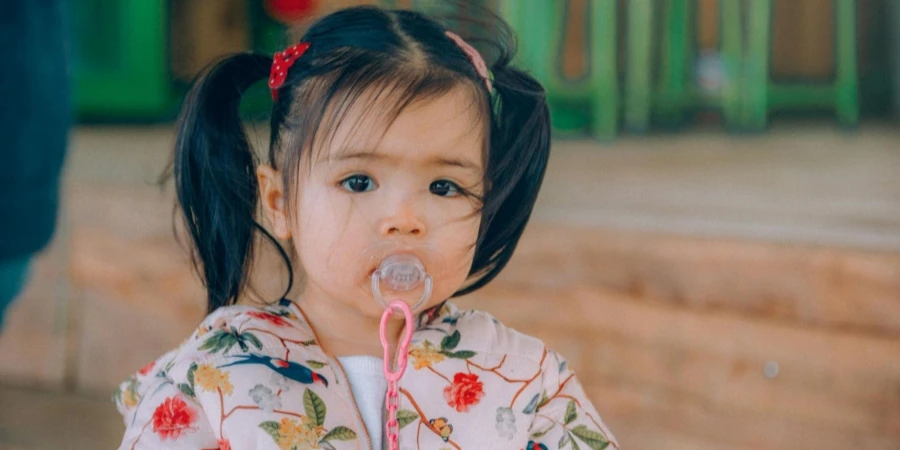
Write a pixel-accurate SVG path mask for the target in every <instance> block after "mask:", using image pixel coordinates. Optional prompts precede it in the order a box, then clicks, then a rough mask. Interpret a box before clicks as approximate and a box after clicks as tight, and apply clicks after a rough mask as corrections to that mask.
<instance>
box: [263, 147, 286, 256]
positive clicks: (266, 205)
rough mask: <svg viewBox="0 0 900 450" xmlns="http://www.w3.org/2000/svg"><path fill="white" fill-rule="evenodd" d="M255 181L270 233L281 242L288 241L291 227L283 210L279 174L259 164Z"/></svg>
mask: <svg viewBox="0 0 900 450" xmlns="http://www.w3.org/2000/svg"><path fill="white" fill-rule="evenodd" d="M256 180H257V181H258V182H259V199H260V202H261V203H262V207H263V212H264V214H265V215H266V219H268V220H269V224H270V225H271V226H272V233H273V234H274V235H275V237H277V238H278V239H281V240H283V241H285V240H288V239H290V238H291V227H290V225H289V224H290V221H288V217H287V211H286V210H285V195H284V186H282V182H281V181H282V178H281V172H279V171H277V170H275V169H273V168H272V167H271V166H268V165H265V164H261V165H260V166H259V167H257V168H256Z"/></svg>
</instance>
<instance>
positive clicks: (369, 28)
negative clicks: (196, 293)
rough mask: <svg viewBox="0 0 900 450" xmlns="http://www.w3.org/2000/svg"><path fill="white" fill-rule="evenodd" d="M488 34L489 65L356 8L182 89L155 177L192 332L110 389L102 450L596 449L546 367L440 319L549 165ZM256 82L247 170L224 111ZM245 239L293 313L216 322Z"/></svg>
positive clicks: (516, 227) (233, 313)
mask: <svg viewBox="0 0 900 450" xmlns="http://www.w3.org/2000/svg"><path fill="white" fill-rule="evenodd" d="M493 19H494V20H495V21H496V22H497V23H498V26H497V28H498V31H499V32H498V33H497V36H498V37H497V38H493V39H491V40H489V42H485V43H486V44H490V47H491V48H492V49H493V53H495V55H494V57H493V58H491V64H489V65H488V64H486V63H485V61H484V59H483V57H482V56H481V54H480V53H479V52H478V51H476V50H475V49H474V48H472V47H471V46H470V45H469V44H468V43H467V42H466V41H465V40H463V39H462V38H460V37H459V36H457V35H456V34H453V33H452V32H449V31H447V30H446V29H445V28H443V27H442V26H441V25H440V24H438V23H437V22H435V21H434V20H432V19H429V18H427V17H425V16H423V15H422V14H419V13H415V12H409V11H393V10H384V9H379V8H375V7H357V8H350V9H345V10H342V11H339V12H336V13H334V14H331V15H329V16H326V17H324V18H322V19H321V20H319V21H318V22H317V23H315V24H314V25H313V26H312V27H311V28H310V29H309V30H308V31H307V32H306V34H305V35H304V36H303V38H302V39H301V40H300V42H299V43H297V44H296V45H294V46H292V47H289V48H288V49H287V50H285V51H284V52H279V53H278V54H276V55H275V56H274V58H269V57H266V56H261V55H257V54H240V55H235V56H231V57H229V58H227V59H225V60H223V61H221V62H219V63H218V64H216V65H214V66H213V67H212V68H210V69H209V70H208V71H207V72H206V73H205V74H204V75H203V76H202V77H201V78H200V80H199V81H198V82H197V83H196V85H195V86H194V87H193V89H192V90H191V92H190V94H189V95H188V97H187V99H186V102H185V105H184V109H183V111H182V114H181V117H180V119H179V122H178V135H177V141H176V145H175V162H174V174H175V181H176V188H177V193H178V200H179V205H180V207H181V210H182V212H183V213H184V217H185V222H186V224H187V229H188V231H189V232H190V234H191V237H192V241H193V249H194V257H195V263H196V264H197V266H198V268H199V271H200V273H201V274H202V277H203V281H204V283H205V285H206V287H207V290H208V305H209V313H210V314H209V316H208V317H207V318H206V319H205V320H204V321H203V322H202V324H201V325H200V326H199V327H198V328H197V330H196V331H195V332H194V333H193V334H192V335H191V336H190V337H189V338H188V339H187V340H186V341H185V342H184V343H183V344H182V345H181V346H180V347H179V348H177V349H175V350H173V351H172V352H170V353H168V354H166V355H164V356H163V357H162V358H160V359H158V360H156V361H154V362H153V363H151V364H149V365H148V366H147V367H145V368H144V369H142V370H140V371H139V372H138V373H137V374H135V375H134V376H132V377H131V378H129V379H128V380H127V381H125V382H124V383H123V384H122V386H121V388H120V390H119V392H117V395H116V403H117V406H118V408H119V410H120V411H121V412H122V414H123V415H124V416H125V424H126V431H125V436H124V439H123V442H122V446H121V448H123V449H136V448H179V449H213V448H219V449H232V448H233V449H242V450H243V449H256V448H259V449H276V448H279V449H307V448H324V449H375V448H383V447H390V448H404V449H414V448H425V449H437V448H455V449H549V448H560V447H567V446H570V445H571V447H572V448H591V449H603V448H607V447H610V448H617V447H616V443H615V441H614V439H613V437H612V435H611V434H610V433H609V431H608V430H607V429H606V427H605V426H604V425H603V423H602V422H601V420H600V418H599V416H598V414H597V412H596V411H595V409H594V407H593V406H592V405H591V402H590V401H589V400H588V399H587V397H586V396H585V394H584V391H583V390H582V388H581V386H580V384H579V383H578V381H577V380H576V379H575V378H574V375H573V373H572V371H571V370H570V369H569V367H568V366H567V364H566V362H565V360H563V359H562V358H561V357H560V356H559V355H558V354H557V353H555V352H553V351H552V350H549V349H547V348H546V346H545V345H544V344H543V343H542V342H541V341H540V340H538V339H535V338H533V337H529V336H526V335H523V334H520V333H518V332H516V331H514V330H512V329H509V328H507V327H505V326H503V325H502V324H500V323H499V322H498V321H497V320H496V319H494V318H493V317H491V316H490V315H488V314H486V313H483V312H479V311H461V310H459V309H457V308H456V307H455V306H453V305H452V304H451V303H449V302H447V299H448V298H450V297H453V296H458V295H463V294H466V293H468V292H472V291H474V290H476V289H478V288H480V287H482V286H484V285H485V284H487V283H488V282H489V281H491V280H492V279H493V278H494V277H496V276H497V274H498V273H499V272H500V270H502V269H503V267H504V266H505V265H506V263H507V262H508V261H509V259H510V257H511V256H512V253H513V250H514V249H515V246H516V243H517V242H518V240H519V237H520V236H521V234H522V231H523V229H524V228H525V224H526V222H527V221H528V218H529V216H530V214H531V211H532V207H533V205H534V202H535V198H536V197H537V193H538V189H539V187H540V184H541V180H542V178H543V175H544V170H545V167H546V163H547V157H548V154H549V148H550V135H549V113H548V109H547V104H546V100H545V96H544V92H543V89H542V88H541V86H540V85H539V84H538V83H537V82H536V81H535V80H534V79H533V78H531V77H530V76H528V75H526V74H525V73H523V72H522V71H519V70H517V69H515V68H514V67H512V66H510V60H511V58H512V56H513V55H512V51H511V50H509V47H510V46H509V45H508V40H509V36H510V35H511V34H510V33H509V31H508V28H507V27H506V26H505V25H504V24H503V23H502V21H500V20H499V19H497V18H496V17H494V18H493ZM266 77H268V83H269V88H270V89H271V91H272V96H273V98H274V100H275V102H274V106H273V109H272V118H271V143H270V146H269V152H268V158H267V164H257V161H256V158H255V156H254V153H253V152H252V150H251V148H250V145H249V143H248V140H247V137H246V135H245V133H244V131H243V128H242V125H241V123H240V121H239V118H238V105H239V103H240V98H241V94H242V93H243V92H244V91H245V90H246V89H247V88H248V87H249V86H250V85H251V84H253V83H255V82H257V81H259V80H262V79H264V78H266ZM258 205H261V208H260V209H261V211H262V213H263V215H264V216H265V218H266V219H267V221H268V224H269V227H268V229H265V228H263V226H262V225H260V223H259V222H258V221H257V220H256V217H257V211H258ZM257 233H258V234H257ZM259 236H261V237H263V238H265V239H267V240H268V241H269V242H271V243H273V244H275V245H276V246H277V249H278V250H279V252H280V254H281V256H282V257H283V259H284V260H285V263H286V265H287V268H288V271H289V279H292V278H293V275H292V273H293V270H292V268H293V267H295V266H294V265H296V267H299V268H300V269H301V270H302V274H303V277H302V279H303V281H304V283H303V284H304V285H303V289H302V294H301V295H299V296H297V297H296V298H295V299H294V300H293V301H292V300H289V299H287V298H282V299H281V300H280V301H277V302H275V303H274V304H271V305H268V306H265V307H260V308H258V307H251V306H244V305H237V303H238V300H239V299H241V298H243V297H244V294H245V292H244V291H245V287H246V284H247V278H248V275H249V272H250V268H251V267H252V265H253V255H254V250H255V248H254V244H255V243H256V242H257V237H259ZM279 242H285V243H287V245H289V247H288V248H289V250H290V251H285V250H284V249H283V248H282V247H281V246H280V244H279ZM289 253H290V256H289ZM290 292H291V286H290V283H289V285H288V287H287V290H286V293H285V297H286V296H287V295H288V293H290ZM382 295H384V297H387V298H389V299H392V300H394V302H393V303H391V304H390V305H385V303H384V301H383V297H382ZM386 306H387V311H388V313H387V314H385V311H386V309H385V308H386ZM394 310H400V311H401V312H404V314H403V315H391V314H390V312H391V311H394ZM410 312H414V313H415V314H417V317H415V318H413V316H411V315H410ZM379 318H382V319H383V320H381V321H379ZM380 325H381V327H380ZM379 333H380V334H381V343H379V342H378V340H376V339H375V336H376V335H378V334H379ZM398 348H399V350H392V349H398ZM393 352H396V355H393V354H392V353H393ZM395 358H396V364H394V361H395ZM382 369H384V372H385V373H382ZM398 378H399V380H398ZM385 400H386V403H387V407H385V406H384V405H385Z"/></svg>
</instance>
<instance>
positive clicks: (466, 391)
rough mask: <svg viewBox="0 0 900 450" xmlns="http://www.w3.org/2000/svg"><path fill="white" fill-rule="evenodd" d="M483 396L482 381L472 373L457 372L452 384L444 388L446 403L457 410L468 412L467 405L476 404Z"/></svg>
mask: <svg viewBox="0 0 900 450" xmlns="http://www.w3.org/2000/svg"><path fill="white" fill-rule="evenodd" d="M481 397H484V383H482V382H481V381H478V375H475V374H473V373H462V372H460V373H457V374H456V375H454V376H453V384H451V385H450V386H447V387H445V388H444V398H445V399H446V400H447V404H448V405H450V407H452V408H456V410H457V411H458V412H469V407H470V406H472V405H476V404H478V402H480V401H481Z"/></svg>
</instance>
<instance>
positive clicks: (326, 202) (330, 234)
mask: <svg viewBox="0 0 900 450" xmlns="http://www.w3.org/2000/svg"><path fill="white" fill-rule="evenodd" d="M358 103H359V104H360V105H364V104H365V103H366V102H358ZM364 108H365V106H361V107H359V108H357V109H359V111H354V110H353V109H351V110H350V111H348V113H347V115H346V117H345V118H344V119H343V120H342V121H341V124H340V125H339V126H338V128H337V129H336V132H335V135H334V139H332V140H331V142H330V143H329V144H328V145H326V146H325V148H320V149H316V151H315V152H313V155H314V156H312V158H313V161H312V162H311V165H310V166H303V167H302V168H301V173H300V176H299V177H298V185H297V186H295V187H294V188H295V189H296V191H295V192H296V195H295V203H294V204H295V205H296V206H295V208H293V209H292V217H291V220H290V223H291V227H290V234H291V235H292V237H293V243H294V246H295V249H296V252H297V254H298V255H299V259H300V264H301V265H302V267H303V270H304V272H305V275H306V290H305V293H304V295H306V296H308V297H310V298H323V299H325V300H329V301H336V302H340V303H342V304H343V306H347V307H352V308H355V309H357V310H359V311H362V312H364V313H365V314H367V315H371V316H373V317H377V316H380V315H381V312H382V311H383V310H382V308H381V307H380V306H379V305H378V303H376V302H375V301H374V300H373V297H372V294H371V289H370V281H371V275H372V273H373V272H374V271H375V269H376V268H377V267H378V264H379V263H380V262H381V261H382V260H383V259H384V258H385V257H387V256H390V255H391V254H395V253H412V254H415V255H416V256H418V257H419V258H420V259H421V260H422V262H423V263H424V264H425V270H426V272H428V273H429V274H430V275H431V276H432V277H433V280H434V287H433V294H432V296H431V299H430V301H429V302H428V303H427V304H426V305H425V306H424V307H423V308H427V307H429V306H433V305H435V304H437V303H439V302H440V301H443V300H445V299H447V298H448V297H449V296H451V295H452V294H453V293H454V292H455V291H457V290H458V289H459V288H460V287H461V286H462V285H463V283H464V282H465V280H466V278H467V276H468V273H469V270H470V268H471V265H472V258H473V255H474V250H475V241H476V238H477V235H478V228H479V223H480V219H481V216H480V214H479V213H478V208H479V204H478V202H477V201H476V200H474V199H472V198H470V197H467V196H466V195H462V194H460V191H462V190H465V191H468V192H472V193H474V194H476V195H481V194H482V192H483V186H482V181H483V171H484V163H483V160H484V156H483V154H484V151H483V148H484V131H483V126H482V125H481V124H480V122H479V119H478V115H477V114H478V111H477V110H476V107H475V106H474V105H473V104H472V101H471V94H469V93H468V91H466V90H465V89H461V88H460V89H454V90H453V91H451V92H448V93H447V94H444V95H442V96H440V97H435V98H430V99H426V100H422V101H418V102H414V103H412V104H410V105H409V106H408V107H406V108H405V109H404V110H403V111H402V112H401V113H400V115H399V116H398V117H397V118H396V120H395V121H394V122H393V123H392V124H391V125H390V126H389V127H388V128H387V130H386V131H385V130H384V129H383V126H380V124H379V123H378V122H379V121H378V120H377V119H376V120H373V119H371V118H368V117H366V116H365V115H362V120H360V117H361V114H363V113H364V112H365V111H363V109H364ZM382 132H383V133H384V134H383V137H381V139H380V140H379V139H378V137H379V136H380V135H381V133H382ZM421 294H422V288H421V287H419V288H417V289H415V290H413V291H410V292H407V293H396V292H385V299H386V300H388V301H390V300H393V299H396V298H398V297H399V298H403V299H404V300H406V301H407V303H408V304H410V305H413V304H415V303H416V302H417V300H418V299H419V297H420V296H421ZM415 312H419V311H415Z"/></svg>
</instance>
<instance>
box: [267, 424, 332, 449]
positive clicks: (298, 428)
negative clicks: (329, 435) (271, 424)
mask: <svg viewBox="0 0 900 450" xmlns="http://www.w3.org/2000/svg"><path fill="white" fill-rule="evenodd" d="M324 435H325V428H324V427H322V426H315V425H313V423H312V421H310V420H309V419H308V418H307V417H306V416H300V421H299V422H298V421H296V420H294V419H289V418H287V417H285V418H283V419H281V423H280V424H278V436H279V438H278V448H280V449H282V450H291V449H294V448H312V449H316V448H319V440H320V439H321V438H322V437H323V436H324Z"/></svg>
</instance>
